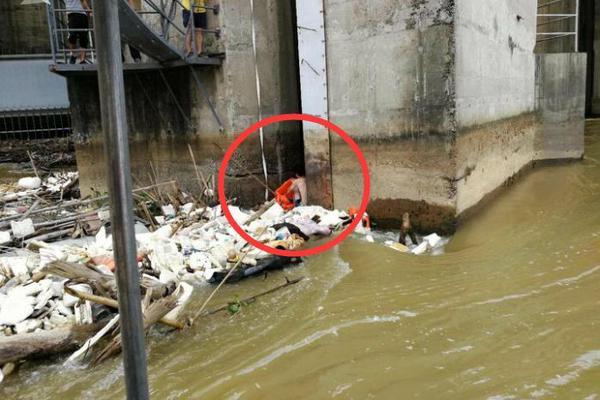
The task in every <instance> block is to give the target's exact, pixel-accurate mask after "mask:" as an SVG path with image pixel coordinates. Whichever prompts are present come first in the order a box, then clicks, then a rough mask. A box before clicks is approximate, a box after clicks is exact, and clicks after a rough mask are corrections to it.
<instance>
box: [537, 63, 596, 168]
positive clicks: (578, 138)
mask: <svg viewBox="0 0 600 400" xmlns="http://www.w3.org/2000/svg"><path fill="white" fill-rule="evenodd" d="M536 58H537V69H536V82H537V85H536V105H537V107H536V108H537V109H538V111H539V118H540V127H539V130H538V133H537V136H536V141H535V151H536V154H535V159H536V160H549V159H567V158H581V157H582V156H583V142H584V129H585V86H586V68H587V66H586V61H587V57H586V54H585V53H563V54H560V53H554V54H538V55H537V57H536Z"/></svg>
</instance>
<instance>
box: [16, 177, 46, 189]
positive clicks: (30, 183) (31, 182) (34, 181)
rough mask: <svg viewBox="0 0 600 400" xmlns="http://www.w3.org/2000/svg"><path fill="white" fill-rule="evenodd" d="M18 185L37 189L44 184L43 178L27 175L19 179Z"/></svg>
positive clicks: (22, 187) (23, 187)
mask: <svg viewBox="0 0 600 400" xmlns="http://www.w3.org/2000/svg"><path fill="white" fill-rule="evenodd" d="M17 185H18V186H19V187H20V188H21V189H30V190H33V189H37V188H39V187H40V186H41V185H42V180H41V179H40V178H38V177H27V178H21V179H19V182H18V183H17Z"/></svg>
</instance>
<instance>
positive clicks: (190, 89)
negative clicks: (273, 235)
mask: <svg viewBox="0 0 600 400" xmlns="http://www.w3.org/2000/svg"><path fill="white" fill-rule="evenodd" d="M255 13H256V14H255V22H256V34H257V46H258V70H259V75H260V78H261V94H262V101H261V106H262V114H263V117H267V116H269V115H273V114H278V113H289V112H299V98H298V81H297V76H296V69H295V68H296V67H295V57H294V54H295V48H294V41H293V29H294V24H293V21H292V10H291V5H290V4H288V3H287V2H280V1H277V0H258V1H255ZM210 19H211V23H214V24H217V23H218V24H220V26H221V28H222V29H223V37H222V38H221V44H220V46H222V48H223V49H224V51H225V54H226V58H225V60H224V61H223V65H222V66H220V67H196V72H197V74H198V76H199V77H200V80H201V82H202V85H203V86H204V88H205V90H206V92H207V94H208V96H209V97H210V98H211V99H212V100H213V102H214V104H215V106H216V109H217V111H218V113H219V114H220V117H221V119H222V120H223V124H224V128H225V130H224V132H222V133H221V132H219V126H218V124H217V123H216V120H215V119H214V117H213V115H212V113H211V111H210V108H209V106H208V104H207V102H206V100H205V98H204V96H203V91H201V90H199V88H198V86H197V85H196V83H195V82H194V80H193V78H192V75H191V74H190V72H189V69H187V68H179V69H173V70H170V71H167V72H166V76H167V80H168V81H169V83H170V85H171V87H172V88H173V90H174V92H175V93H176V96H177V98H178V100H179V102H180V103H181V105H182V107H183V111H184V113H185V115H188V116H190V124H188V123H187V121H186V120H185V118H184V117H182V116H181V113H180V112H179V109H178V107H177V105H176V103H175V102H174V101H173V99H171V98H170V97H169V94H168V91H167V88H166V86H165V85H164V84H163V82H162V80H161V78H160V76H159V74H158V72H147V73H143V74H139V75H138V76H137V78H136V74H133V73H131V74H129V73H128V74H126V77H125V85H126V94H127V106H128V111H129V112H128V114H129V116H128V118H129V119H130V124H129V126H130V130H131V132H130V137H131V149H132V150H131V152H132V165H133V172H134V178H135V180H137V181H140V182H144V181H147V180H148V175H149V174H148V172H149V165H150V163H152V164H153V167H154V168H155V169H156V170H157V171H158V175H159V177H160V178H161V179H169V178H177V179H178V180H179V181H180V182H181V183H182V185H183V186H184V187H187V188H189V189H192V190H196V189H197V188H198V182H197V180H196V177H195V172H194V167H193V165H192V163H191V159H190V156H189V152H188V147H187V146H188V143H189V144H190V145H191V146H192V147H193V150H194V152H195V154H196V160H197V162H198V164H199V165H200V168H201V169H202V170H203V172H204V173H205V175H206V176H209V175H211V174H215V175H216V171H217V168H218V165H219V163H220V160H221V158H222V152H221V150H219V148H218V147H216V146H215V145H214V143H217V144H218V145H219V146H221V147H222V148H225V147H227V145H228V144H229V143H230V142H231V141H232V139H233V137H234V135H236V134H239V133H241V131H243V130H244V129H245V128H247V127H248V126H249V125H250V124H251V123H253V122H256V121H257V120H258V119H259V108H258V102H257V96H256V86H255V85H256V83H255V82H256V77H255V68H254V57H253V50H252V34H251V28H252V25H251V21H252V16H251V9H250V5H249V3H248V2H246V1H243V0H237V1H227V2H223V3H222V4H221V12H220V13H219V14H218V16H214V15H211V16H210ZM138 78H140V79H141V81H142V86H143V87H144V90H142V88H141V85H140V82H138ZM68 80H69V95H70V98H71V101H72V104H74V106H73V107H72V111H73V123H74V131H75V132H76V133H77V134H79V135H80V137H81V139H82V140H81V144H80V145H78V146H77V158H78V163H79V167H80V170H81V171H82V175H81V184H82V188H83V191H84V192H86V190H88V189H89V188H91V187H94V188H103V187H104V182H105V179H104V171H103V169H102V168H98V165H99V163H98V162H97V161H96V160H102V159H103V155H102V134H101V129H100V122H99V121H100V115H99V104H98V96H97V87H96V85H97V84H96V80H95V77H91V78H90V77H87V78H82V77H71V78H69V79H68ZM144 92H146V93H144ZM74 99H77V101H74ZM238 153H239V154H238V156H237V157H236V159H237V160H238V162H240V163H242V164H243V165H244V166H245V167H246V168H247V169H248V170H250V171H252V172H254V173H256V175H257V176H262V164H261V157H260V144H259V141H258V134H257V135H255V136H254V137H253V138H252V139H251V140H248V141H247V143H244V145H243V146H242V147H241V149H240V150H239V151H238ZM265 154H266V156H267V169H268V172H269V184H270V185H271V186H272V187H273V188H275V187H277V186H278V185H279V183H280V182H281V181H282V180H284V179H286V178H287V177H289V176H291V175H292V174H293V172H296V171H298V170H301V169H302V168H303V152H302V131H301V127H300V125H299V124H297V123H286V124H279V125H274V126H272V127H268V128H266V129H265ZM228 187H229V189H228V195H229V196H230V197H232V198H233V197H237V198H238V199H239V200H240V202H242V203H244V204H253V203H256V202H258V201H260V200H261V199H264V188H262V187H261V186H260V185H258V184H257V183H256V182H255V181H254V180H252V179H251V178H249V177H248V173H247V170H246V169H244V168H241V169H240V168H236V164H234V163H232V164H230V168H229V178H228Z"/></svg>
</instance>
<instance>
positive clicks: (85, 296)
mask: <svg viewBox="0 0 600 400" xmlns="http://www.w3.org/2000/svg"><path fill="white" fill-rule="evenodd" d="M65 292H66V293H68V294H70V295H72V296H75V297H78V298H80V299H82V300H88V301H91V302H92V303H97V304H102V305H103V306H107V307H110V308H114V309H115V310H118V309H119V302H118V301H117V300H113V299H109V298H107V297H102V296H96V295H95V294H89V293H85V292H79V291H77V290H75V289H71V288H70V287H68V286H65ZM158 322H160V323H161V324H165V325H168V326H170V327H172V328H175V329H183V328H184V325H183V324H182V323H181V322H178V321H173V320H171V319H168V318H161V319H160V320H159V321H158Z"/></svg>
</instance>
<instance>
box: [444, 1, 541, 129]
mask: <svg viewBox="0 0 600 400" xmlns="http://www.w3.org/2000/svg"><path fill="white" fill-rule="evenodd" d="M536 11H537V7H536V2H535V1H520V0H478V1H473V0H457V1H456V13H455V32H456V70H455V71H456V72H455V74H456V75H455V76H456V120H457V124H458V127H459V128H463V127H469V126H473V125H481V124H484V123H486V122H492V121H496V120H499V119H504V118H509V117H513V116H516V115H520V114H523V113H529V112H532V111H533V110H534V87H535V79H534V75H535V74H534V71H535V57H534V55H533V48H534V47H535V33H536Z"/></svg>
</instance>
